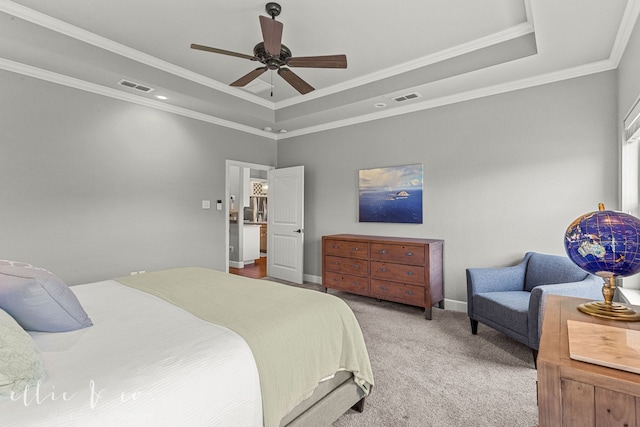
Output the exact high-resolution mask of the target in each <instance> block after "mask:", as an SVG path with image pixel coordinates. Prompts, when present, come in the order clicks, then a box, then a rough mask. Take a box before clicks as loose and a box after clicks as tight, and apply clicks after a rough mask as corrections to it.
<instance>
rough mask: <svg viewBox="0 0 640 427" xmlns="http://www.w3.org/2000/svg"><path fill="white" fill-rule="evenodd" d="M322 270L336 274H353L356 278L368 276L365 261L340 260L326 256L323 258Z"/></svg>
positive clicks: (355, 259)
mask: <svg viewBox="0 0 640 427" xmlns="http://www.w3.org/2000/svg"><path fill="white" fill-rule="evenodd" d="M324 268H325V269H327V270H331V271H335V272H338V273H344V274H353V275H356V276H368V275H369V261H367V260H366V259H358V258H341V257H337V256H329V255H326V256H325V257H324Z"/></svg>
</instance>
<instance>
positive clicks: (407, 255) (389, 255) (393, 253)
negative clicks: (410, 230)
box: [371, 243, 425, 265]
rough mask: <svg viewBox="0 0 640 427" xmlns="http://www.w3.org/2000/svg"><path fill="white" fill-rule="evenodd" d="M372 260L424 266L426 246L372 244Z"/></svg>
mask: <svg viewBox="0 0 640 427" xmlns="http://www.w3.org/2000/svg"><path fill="white" fill-rule="evenodd" d="M371 259H376V260H380V261H389V262H400V263H403V264H415V265H424V261H425V254H424V246H418V245H415V246H414V245H393V244H387V243H371Z"/></svg>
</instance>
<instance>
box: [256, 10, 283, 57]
mask: <svg viewBox="0 0 640 427" xmlns="http://www.w3.org/2000/svg"><path fill="white" fill-rule="evenodd" d="M259 18H260V28H262V39H263V40H264V48H265V49H267V52H269V53H270V54H271V55H272V56H275V57H278V56H280V45H281V44H282V28H283V25H282V22H280V21H276V20H275V19H271V18H267V17H266V16H262V15H260V17H259Z"/></svg>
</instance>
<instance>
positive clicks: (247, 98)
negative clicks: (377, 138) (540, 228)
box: [0, 0, 640, 139]
mask: <svg viewBox="0 0 640 427" xmlns="http://www.w3.org/2000/svg"><path fill="white" fill-rule="evenodd" d="M266 3H267V2H266V1H259V0H234V1H221V0H218V1H212V0H209V1H204V0H182V1H181V2H175V1H167V0H135V1H131V0H110V1H95V0H93V1H91V0H56V1H43V0H15V1H8V0H0V12H1V13H0V28H2V31H1V32H0V69H5V70H9V71H12V72H18V73H22V74H25V75H29V76H33V77H36V78H40V79H44V80H48V81H53V82H56V83H59V84H64V85H67V86H71V87H75V88H79V89H82V90H87V91H91V92H95V93H99V94H102V95H105V96H110V97H114V98H119V99H124V100H127V101H131V102H137V103H140V104H143V105H148V106H151V107H154V108H159V109H162V110H166V111H171V112H174V113H177V114H182V115H185V116H188V117H193V118H196V119H199V120H205V121H208V122H212V123H217V124H220V125H223V126H227V127H231V128H235V129H239V130H242V131H246V132H250V133H254V134H258V135H263V136H267V137H270V138H273V139H282V138H288V137H292V136H296V135H302V134H305V133H309V132H315V131H320V130H324V129H329V128H334V127H338V126H344V125H349V124H353V123H358V122H362V121H367V120H374V119H377V118H381V117H385V116H390V115H396V114H405V113H408V112H411V111H417V110H421V109H426V108H432V107H434V106H439V105H445V104H448V103H453V102H459V101H462V100H466V99H473V98H477V97H481V96H487V95H491V94H495V93H501V92H505V91H510V90H517V89H520V88H525V87H529V86H533V85H537V84H544V83H549V82H552V81H558V80H562V79H566V78H572V77H577V76H581V75H586V74H590V73H595V72H601V71H605V70H611V69H615V68H616V67H617V65H618V62H619V60H620V56H621V54H622V52H623V51H624V48H625V46H626V42H627V40H628V37H629V35H630V34H631V31H632V30H633V26H634V25H635V22H636V20H637V17H638V14H639V13H640V0H447V1H442V0H404V1H402V2H400V1H398V2H389V1H388V0H367V1H358V2H354V1H352V2H345V1H343V0H324V1H322V2H317V1H316V2H310V1H300V0H298V1H290V0H281V1H279V3H280V4H281V5H282V13H281V14H280V16H278V17H277V18H276V19H277V20H278V21H280V22H282V23H283V24H284V33H283V43H284V44H286V45H287V46H288V47H289V48H290V49H291V50H292V52H293V56H315V55H330V54H346V55H347V58H348V68H347V69H310V68H295V69H294V70H293V71H295V73H296V74H298V75H299V76H300V77H302V78H303V79H304V80H305V81H307V82H308V83H310V84H311V85H312V86H314V87H315V88H316V90H315V91H313V92H311V93H309V94H306V95H300V94H298V93H297V92H296V91H295V90H294V89H293V88H291V87H290V86H289V85H288V84H287V83H286V82H285V81H284V80H282V79H281V77H280V76H278V75H277V74H276V73H274V72H271V71H270V72H267V73H265V74H263V75H262V77H261V78H260V79H261V80H262V82H264V86H265V87H266V88H267V90H266V91H263V92H259V93H256V94H254V93H251V92H248V91H247V90H245V89H241V88H233V87H230V86H228V85H229V83H231V82H233V81H234V80H236V79H238V78H239V77H241V76H243V75H245V74H246V73H248V72H249V71H251V70H252V69H254V68H256V67H257V66H258V65H259V64H258V63H256V62H253V61H249V60H247V59H242V58H236V57H231V56H225V55H220V54H214V53H209V52H203V51H197V50H193V49H190V47H189V46H190V44H191V43H197V44H203V45H207V46H212V47H216V48H220V49H225V50H230V51H234V52H239V53H244V54H248V55H252V54H253V46H254V45H255V44H256V43H258V42H260V41H262V35H261V32H260V25H259V22H258V16H259V15H265V16H266V12H265V4H266ZM121 79H127V80H130V81H133V82H136V83H140V84H143V85H148V86H150V87H152V88H154V89H155V90H154V91H153V92H150V93H142V92H140V91H136V90H133V89H129V88H126V87H123V86H120V85H118V82H119V81H120V80H121ZM271 83H272V84H273V95H271V93H270V91H269V90H268V88H269V87H270V84H271ZM414 92H417V93H419V95H420V96H419V97H418V98H415V99H412V100H409V101H405V102H401V103H397V102H396V101H394V100H393V99H392V98H394V97H397V96H401V95H405V94H408V93H414ZM160 94H162V95H165V96H167V97H168V100H166V101H159V100H157V99H156V98H155V96H156V95H160ZM376 104H386V106H384V107H379V106H378V107H377V106H376ZM266 127H269V128H271V129H272V131H265V130H263V129H264V128H266ZM281 129H286V130H287V131H288V132H287V133H286V134H285V133H280V130H281Z"/></svg>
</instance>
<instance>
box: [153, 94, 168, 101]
mask: <svg viewBox="0 0 640 427" xmlns="http://www.w3.org/2000/svg"><path fill="white" fill-rule="evenodd" d="M156 98H158V99H161V100H163V101H164V100H166V99H169V98H167V97H166V96H164V95H157V96H156Z"/></svg>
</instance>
